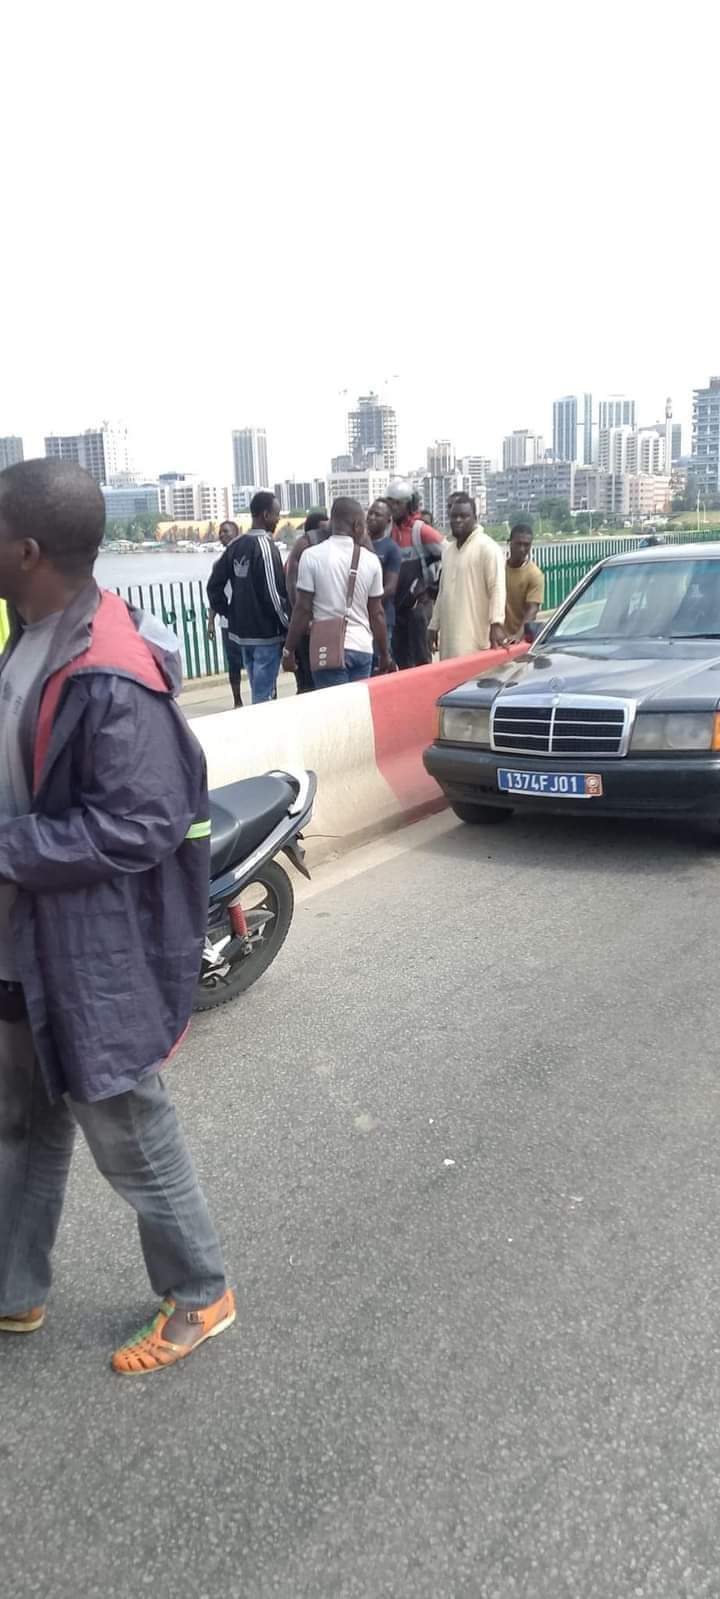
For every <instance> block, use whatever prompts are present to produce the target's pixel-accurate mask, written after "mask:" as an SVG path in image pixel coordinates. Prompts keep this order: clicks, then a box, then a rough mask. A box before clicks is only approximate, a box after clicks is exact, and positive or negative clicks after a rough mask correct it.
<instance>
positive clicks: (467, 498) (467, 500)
mask: <svg viewBox="0 0 720 1599" xmlns="http://www.w3.org/2000/svg"><path fill="white" fill-rule="evenodd" d="M451 500H452V501H453V504H455V502H456V501H457V503H458V504H462V505H471V506H472V509H473V512H474V513H475V514H477V507H476V505H475V501H474V499H473V497H472V494H466V493H465V490H464V489H455V492H454V493H453V494H451V495H449V497H448V505H449V504H450V501H451Z"/></svg>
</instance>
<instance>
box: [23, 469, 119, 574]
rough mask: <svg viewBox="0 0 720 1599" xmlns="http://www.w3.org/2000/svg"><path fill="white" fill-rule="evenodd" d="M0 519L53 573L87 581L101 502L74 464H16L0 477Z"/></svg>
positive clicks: (100, 527) (99, 530) (98, 536)
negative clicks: (31, 541) (34, 547)
mask: <svg viewBox="0 0 720 1599" xmlns="http://www.w3.org/2000/svg"><path fill="white" fill-rule="evenodd" d="M0 516H1V517H2V518H3V520H4V521H5V522H7V525H8V527H9V528H10V531H11V533H12V535H13V537H14V538H17V539H34V540H35V543H36V544H37V545H38V547H39V549H40V551H41V553H42V555H43V556H44V557H45V559H46V560H47V561H50V563H51V564H52V566H54V567H55V568H56V570H57V571H58V572H62V573H63V574H64V575H65V576H66V577H82V576H83V575H84V574H85V573H86V574H87V576H88V577H89V576H90V573H91V572H92V569H93V565H94V563H95V558H96V556H97V553H98V550H99V548H100V544H101V542H102V536H103V533H104V532H105V501H104V499H103V496H102V494H101V492H100V489H99V488H98V485H97V483H96V482H95V479H94V478H91V477H90V474H89V472H85V471H84V470H83V468H82V467H81V466H77V465H76V464H75V462H74V461H53V460H45V459H42V458H40V459H38V460H35V461H18V462H17V463H16V465H15V466H9V467H7V468H6V470H5V471H4V472H0Z"/></svg>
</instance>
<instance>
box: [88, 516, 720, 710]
mask: <svg viewBox="0 0 720 1599" xmlns="http://www.w3.org/2000/svg"><path fill="white" fill-rule="evenodd" d="M663 537H664V539H665V542H666V543H667V544H690V543H692V544H698V543H703V542H705V541H706V540H708V539H716V540H717V539H718V534H717V533H716V532H712V531H710V532H704V533H694V532H693V533H685V532H680V533H666V534H664V535H663ZM638 543H639V535H637V534H636V535H635V536H634V537H633V536H632V535H618V537H612V538H600V539H567V540H564V541H563V542H562V543H557V544H538V545H537V546H536V547H535V549H534V551H533V558H534V560H536V561H537V563H538V566H540V567H542V570H543V572H544V573H545V601H544V605H543V609H544V610H545V611H554V610H556V608H557V606H558V605H561V604H562V602H563V600H564V599H566V598H567V596H568V594H570V593H571V591H572V589H574V587H575V584H576V583H579V582H580V579H581V578H582V577H584V576H585V574H586V573H587V572H590V571H592V568H593V567H594V566H596V565H597V562H598V561H602V560H603V559H604V557H605V556H606V555H613V554H615V553H616V552H618V551H622V550H634V549H637V546H638ZM117 592H118V594H122V596H123V598H124V599H126V600H129V601H130V603H131V604H132V605H137V606H139V607H140V609H141V610H143V611H150V612H151V614H152V615H153V616H157V617H158V618H159V620H160V621H162V622H164V623H165V625H166V626H167V627H170V628H172V631H173V632H174V633H175V634H176V636H177V638H178V640H179V643H180V649H181V652H182V661H183V671H184V674H185V677H186V678H196V677H216V676H218V675H219V674H221V673H223V672H224V670H225V663H224V660H223V650H222V638H221V636H220V627H219V626H218V628H217V634H216V637H215V639H210V638H208V630H207V625H208V617H209V611H208V603H207V595H206V592H205V584H204V583H203V582H202V581H200V580H198V579H197V578H193V579H191V580H188V581H187V582H183V583H179V582H171V583H133V584H131V585H130V586H129V587H127V588H119V589H118V590H117Z"/></svg>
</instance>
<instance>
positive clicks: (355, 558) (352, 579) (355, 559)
mask: <svg viewBox="0 0 720 1599" xmlns="http://www.w3.org/2000/svg"><path fill="white" fill-rule="evenodd" d="M359 565H360V545H359V544H353V555H352V561H351V563H350V571H349V574H348V586H347V597H346V600H345V623H346V625H347V623H348V622H349V621H350V611H351V609H352V602H353V600H354V598H355V584H356V582H357V575H358V567H359Z"/></svg>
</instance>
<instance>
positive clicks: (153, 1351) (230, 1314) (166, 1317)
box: [111, 1288, 235, 1377]
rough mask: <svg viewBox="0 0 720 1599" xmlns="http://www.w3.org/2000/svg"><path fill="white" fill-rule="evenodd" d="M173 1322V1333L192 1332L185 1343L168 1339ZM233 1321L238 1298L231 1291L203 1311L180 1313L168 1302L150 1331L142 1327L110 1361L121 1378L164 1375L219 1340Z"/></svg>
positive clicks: (173, 1304)
mask: <svg viewBox="0 0 720 1599" xmlns="http://www.w3.org/2000/svg"><path fill="white" fill-rule="evenodd" d="M171 1318H172V1320H173V1331H179V1328H180V1327H183V1328H192V1334H191V1336H189V1337H188V1338H187V1339H186V1340H185V1342H183V1343H179V1344H176V1343H174V1342H173V1341H172V1340H171V1339H170V1338H168V1337H166V1333H165V1329H166V1327H167V1325H168V1322H169V1321H170V1320H171ZM234 1320H235V1296H234V1294H233V1293H232V1292H231V1290H230V1289H229V1288H228V1289H227V1291H226V1293H224V1294H223V1295H222V1298H221V1299H216V1301H215V1304H214V1305H207V1306H205V1308H204V1309H202V1310H178V1308H177V1306H176V1304H175V1301H174V1299H165V1300H163V1303H162V1305H161V1306H160V1309H159V1311H158V1313H157V1315H156V1316H154V1317H153V1319H152V1321H151V1322H149V1323H148V1325H147V1327H141V1328H140V1331H139V1333H136V1334H135V1337H134V1338H129V1339H128V1341H127V1343H126V1344H123V1345H122V1347H121V1348H120V1349H116V1350H115V1354H114V1355H113V1357H112V1361H111V1365H112V1368H113V1371H117V1372H119V1374H120V1376H122V1377H139V1376H142V1375H143V1373H145V1372H149V1371H161V1370H162V1369H163V1367H164V1366H174V1365H175V1362H176V1361H177V1360H184V1359H185V1358H186V1356H187V1355H191V1354H192V1353H193V1350H195V1349H198V1348H199V1346H200V1344H204V1343H205V1341H206V1339H208V1338H216V1337H217V1335H218V1333H221V1332H224V1331H225V1328H226V1327H231V1326H232V1324H233V1322H234Z"/></svg>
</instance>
